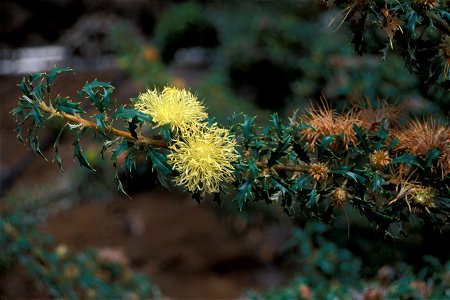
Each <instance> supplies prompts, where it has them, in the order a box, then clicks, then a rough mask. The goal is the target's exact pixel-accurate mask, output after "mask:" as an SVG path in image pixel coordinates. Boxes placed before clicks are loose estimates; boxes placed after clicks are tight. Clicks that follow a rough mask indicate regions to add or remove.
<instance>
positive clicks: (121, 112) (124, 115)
mask: <svg viewBox="0 0 450 300" xmlns="http://www.w3.org/2000/svg"><path fill="white" fill-rule="evenodd" d="M113 118H114V119H123V120H125V121H128V122H132V121H133V118H136V119H137V120H138V121H139V122H152V117H150V116H149V115H147V114H144V113H142V112H140V111H139V110H137V109H135V108H125V106H122V107H120V108H119V109H117V110H116V112H115V113H114V115H113Z"/></svg>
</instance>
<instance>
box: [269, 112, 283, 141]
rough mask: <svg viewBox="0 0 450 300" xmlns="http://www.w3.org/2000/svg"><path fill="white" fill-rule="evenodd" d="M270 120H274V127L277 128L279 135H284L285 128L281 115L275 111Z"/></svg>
mask: <svg viewBox="0 0 450 300" xmlns="http://www.w3.org/2000/svg"><path fill="white" fill-rule="evenodd" d="M270 121H271V122H272V126H273V128H274V129H275V130H276V132H277V133H278V135H279V136H282V134H283V130H282V127H281V120H280V116H278V114H277V113H274V114H272V115H271V116H270Z"/></svg>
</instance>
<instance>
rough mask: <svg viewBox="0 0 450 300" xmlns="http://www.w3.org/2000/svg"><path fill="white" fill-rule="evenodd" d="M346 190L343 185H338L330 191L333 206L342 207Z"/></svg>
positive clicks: (345, 198)
mask: <svg viewBox="0 0 450 300" xmlns="http://www.w3.org/2000/svg"><path fill="white" fill-rule="evenodd" d="M347 199H348V192H347V190H346V189H345V188H344V187H338V188H336V189H335V190H334V191H333V192H332V193H331V204H332V205H333V206H334V207H337V208H342V207H344V205H345V202H347Z"/></svg>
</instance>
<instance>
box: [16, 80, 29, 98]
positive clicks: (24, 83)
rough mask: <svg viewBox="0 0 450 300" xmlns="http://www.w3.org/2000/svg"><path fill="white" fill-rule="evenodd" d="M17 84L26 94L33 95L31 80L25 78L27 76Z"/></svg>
mask: <svg viewBox="0 0 450 300" xmlns="http://www.w3.org/2000/svg"><path fill="white" fill-rule="evenodd" d="M17 86H18V87H19V89H20V90H21V91H22V92H23V93H24V94H25V95H27V96H31V90H30V85H29V82H28V81H26V80H25V78H24V79H23V80H22V82H20V83H19V84H18V85H17Z"/></svg>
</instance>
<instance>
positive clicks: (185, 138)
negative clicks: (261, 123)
mask: <svg viewBox="0 0 450 300" xmlns="http://www.w3.org/2000/svg"><path fill="white" fill-rule="evenodd" d="M235 146H236V141H235V140H234V137H233V136H231V135H230V134H229V131H228V130H227V129H223V128H219V127H218V126H217V125H216V124H213V125H211V126H209V127H208V126H207V125H205V124H197V125H195V126H193V127H192V128H190V129H189V130H186V131H183V133H182V136H179V137H178V139H177V140H176V141H175V142H174V143H173V144H172V145H171V146H170V150H171V151H172V152H171V153H170V154H168V155H167V161H168V162H169V163H170V164H171V165H172V166H173V167H174V169H175V170H176V171H178V173H179V175H178V176H176V177H175V182H176V184H177V185H182V186H185V187H186V188H187V189H188V190H189V191H190V192H193V193H195V192H202V193H203V194H204V193H217V192H219V191H220V187H221V186H222V185H223V184H224V183H226V182H231V181H233V179H234V177H233V171H234V166H233V165H232V163H233V162H235V161H236V160H237V159H238V153H237V151H236V149H235Z"/></svg>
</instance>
